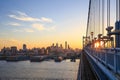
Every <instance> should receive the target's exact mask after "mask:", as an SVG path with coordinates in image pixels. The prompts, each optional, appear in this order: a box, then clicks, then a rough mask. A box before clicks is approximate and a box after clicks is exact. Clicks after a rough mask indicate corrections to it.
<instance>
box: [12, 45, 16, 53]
mask: <svg viewBox="0 0 120 80" xmlns="http://www.w3.org/2000/svg"><path fill="white" fill-rule="evenodd" d="M11 53H12V54H17V47H16V46H12V47H11Z"/></svg>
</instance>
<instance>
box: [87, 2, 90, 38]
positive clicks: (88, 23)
mask: <svg viewBox="0 0 120 80" xmlns="http://www.w3.org/2000/svg"><path fill="white" fill-rule="evenodd" d="M90 10H91V0H89V10H88V20H87V30H86V37H88V34H90V33H88V29H90V28H89V27H90V12H91V11H90Z"/></svg>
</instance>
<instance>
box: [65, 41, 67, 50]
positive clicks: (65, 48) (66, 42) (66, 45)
mask: <svg viewBox="0 0 120 80" xmlns="http://www.w3.org/2000/svg"><path fill="white" fill-rule="evenodd" d="M65 49H67V41H65Z"/></svg>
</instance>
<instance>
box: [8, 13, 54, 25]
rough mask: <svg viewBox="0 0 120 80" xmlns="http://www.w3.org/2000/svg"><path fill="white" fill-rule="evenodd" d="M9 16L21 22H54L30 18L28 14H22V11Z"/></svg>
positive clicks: (48, 19) (43, 18) (47, 19)
mask: <svg viewBox="0 0 120 80" xmlns="http://www.w3.org/2000/svg"><path fill="white" fill-rule="evenodd" d="M8 16H9V17H10V18H13V19H17V20H20V21H28V22H36V21H39V22H49V23H51V22H53V20H52V19H50V18H46V17H42V18H34V17H31V16H28V15H27V14H26V13H24V12H20V11H17V14H10V15H8Z"/></svg>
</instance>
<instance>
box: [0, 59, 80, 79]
mask: <svg viewBox="0 0 120 80" xmlns="http://www.w3.org/2000/svg"><path fill="white" fill-rule="evenodd" d="M78 66H79V60H77V61H76V62H70V60H65V61H62V62H60V63H59V62H58V63H56V62H54V61H52V60H51V61H43V62H30V61H20V62H6V61H0V80H76V79H77V72H78Z"/></svg>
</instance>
